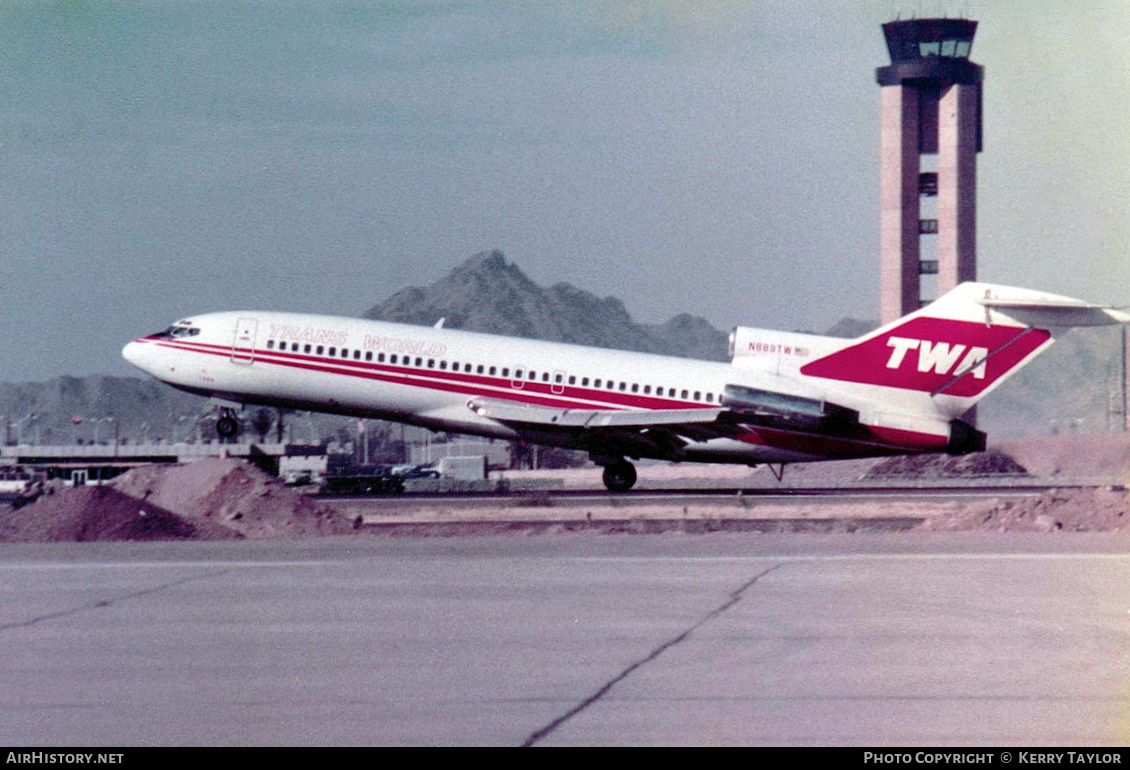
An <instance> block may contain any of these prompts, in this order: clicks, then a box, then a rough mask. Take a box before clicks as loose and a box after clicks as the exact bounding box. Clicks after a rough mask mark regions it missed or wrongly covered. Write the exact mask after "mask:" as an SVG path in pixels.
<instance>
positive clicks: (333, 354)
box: [318, 348, 337, 356]
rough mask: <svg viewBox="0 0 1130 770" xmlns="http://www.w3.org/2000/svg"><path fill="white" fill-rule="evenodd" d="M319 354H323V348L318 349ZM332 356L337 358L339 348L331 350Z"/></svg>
mask: <svg viewBox="0 0 1130 770" xmlns="http://www.w3.org/2000/svg"><path fill="white" fill-rule="evenodd" d="M318 352H319V353H321V352H322V349H321V348H318ZM330 355H331V356H336V355H337V348H330Z"/></svg>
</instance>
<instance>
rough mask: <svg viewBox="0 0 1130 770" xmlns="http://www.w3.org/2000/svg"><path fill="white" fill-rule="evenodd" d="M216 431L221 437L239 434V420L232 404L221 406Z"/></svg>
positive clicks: (233, 436)
mask: <svg viewBox="0 0 1130 770" xmlns="http://www.w3.org/2000/svg"><path fill="white" fill-rule="evenodd" d="M216 432H217V433H219V434H220V437H221V438H235V437H236V436H237V435H238V434H239V420H237V419H236V417H235V410H234V409H232V408H231V407H230V406H225V407H221V409H220V418H219V419H218V420H216Z"/></svg>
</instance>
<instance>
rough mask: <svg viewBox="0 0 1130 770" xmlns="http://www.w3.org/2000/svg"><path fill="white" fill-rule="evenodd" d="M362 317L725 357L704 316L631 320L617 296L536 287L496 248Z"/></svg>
mask: <svg viewBox="0 0 1130 770" xmlns="http://www.w3.org/2000/svg"><path fill="white" fill-rule="evenodd" d="M364 317H365V318H372V319H374V320H379V321H393V322H396V323H408V324H418V325H423V326H431V325H433V324H435V323H436V322H437V321H438V320H439V319H441V318H443V319H445V321H444V324H445V326H447V327H448V328H452V329H464V330H466V331H474V332H486V333H488V334H503V335H507V336H511V337H526V338H529V339H538V340H550V341H553V342H571V343H574V344H578V345H594V346H596V347H602V348H613V349H617V350H637V351H641V352H644V353H659V354H663V355H672V356H682V357H686V358H700V359H704V360H708V361H725V360H727V355H726V354H727V348H728V341H727V337H726V335H725V334H724V333H723V332H720V331H718V330H717V329H715V328H713V327H712V326H710V324H709V323H707V322H706V320H704V319H702V318H699V317H697V316H691V315H679V316H676V317H675V318H673V319H671V320H670V321H668V322H667V323H664V324H658V325H647V324H637V323H636V322H634V321H633V320H632V317H631V316H630V315H629V314H628V311H627V309H626V308H625V307H624V303H623V302H621V301H620V300H618V299H616V298H615V297H604V298H600V297H597V296H596V295H595V294H591V293H589V292H587V291H585V290H584V289H579V288H577V287H576V286H573V285H572V284H568V283H558V284H554V285H553V286H550V287H548V288H545V287H542V286H539V285H538V284H536V283H534V282H533V281H531V280H530V279H529V278H528V277H527V276H526V274H525V273H523V272H522V271H521V270H520V269H518V266H517V265H515V264H514V263H512V262H508V261H507V260H506V257H505V256H503V254H502V253H501V252H499V251H489V252H482V253H480V254H476V255H475V256H473V257H471V258H470V259H469V260H467V261H466V262H464V263H463V264H462V265H459V266H458V267H456V268H455V269H454V270H452V271H451V272H450V273H448V274H447V275H446V276H444V277H443V278H441V279H440V280H439V281H437V282H435V283H434V284H432V285H431V286H428V287H425V288H415V287H413V288H408V289H403V290H401V291H399V292H397V293H396V294H394V295H392V296H391V297H389V298H388V299H387V300H385V301H384V302H381V303H380V304H378V305H375V306H374V307H372V308H370V309H369V310H368V311H366V312H365V314H364Z"/></svg>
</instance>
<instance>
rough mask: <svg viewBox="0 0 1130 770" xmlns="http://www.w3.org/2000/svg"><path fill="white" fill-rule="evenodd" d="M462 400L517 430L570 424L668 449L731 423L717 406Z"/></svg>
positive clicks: (728, 429) (723, 430)
mask: <svg viewBox="0 0 1130 770" xmlns="http://www.w3.org/2000/svg"><path fill="white" fill-rule="evenodd" d="M467 405H468V407H470V408H471V410H472V411H474V412H475V413H476V414H478V415H480V416H482V417H486V418H487V419H490V420H495V421H496V422H500V423H503V424H504V425H509V426H510V427H512V428H515V429H518V430H521V429H523V428H526V429H531V428H532V429H560V430H572V431H575V432H578V433H588V434H589V435H590V436H591V437H592V439H593V440H594V442H596V443H604V442H620V443H625V444H637V443H642V444H646V445H649V446H651V447H656V446H659V447H664V448H668V449H674V448H677V447H678V446H681V445H683V444H686V443H688V441H707V440H709V439H712V438H719V437H722V436H730V435H733V430H734V428H733V426H732V425H730V424H726V423H721V422H719V421H718V416H719V415H721V414H722V413H724V412H726V411H727V410H726V409H724V408H723V407H713V408H706V409H664V410H647V411H626V410H614V409H557V408H555V407H549V406H537V405H533V404H519V403H515V402H513V401H503V400H500V399H491V398H473V399H471V400H470V401H469V402H468V404H467Z"/></svg>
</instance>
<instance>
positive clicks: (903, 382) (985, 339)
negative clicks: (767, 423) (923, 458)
mask: <svg viewBox="0 0 1130 770" xmlns="http://www.w3.org/2000/svg"><path fill="white" fill-rule="evenodd" d="M1127 322H1130V315H1127V314H1126V313H1123V312H1120V311H1117V310H1114V309H1111V308H1108V307H1104V306H1100V305H1092V304H1089V303H1086V302H1083V301H1081V300H1077V299H1071V298H1069V297H1060V296H1057V295H1054V294H1046V293H1044V292H1038V291H1032V290H1030V289H1017V288H1012V287H1009V286H997V285H993V284H986V283H963V284H961V285H960V286H958V287H956V288H955V289H953V290H952V291H950V292H948V293H947V294H945V295H944V296H942V297H940V298H938V299H937V300H935V301H934V302H932V303H931V304H929V305H927V306H926V307H924V308H922V309H921V310H918V311H916V312H914V313H911V314H910V315H907V316H904V317H903V318H900V319H898V320H897V321H894V322H893V323H890V324H887V325H886V326H884V327H882V328H880V329H878V330H876V331H874V332H872V333H871V334H867V335H865V336H863V337H860V338H859V339H858V340H856V341H855V342H853V343H852V344H850V345H848V346H847V347H845V348H844V349H842V350H839V351H837V352H835V353H832V354H830V355H828V356H825V357H823V358H820V359H818V360H816V361H813V362H811V363H809V364H807V365H805V366H804V367H802V368H801V373H802V374H804V375H807V376H810V377H821V378H824V379H829V380H838V381H841V382H850V383H860V384H863V385H872V386H880V387H884V388H894V389H897V390H900V391H913V392H918V393H922V394H924V395H928V396H930V397H932V398H933V400H934V402H935V404H936V405H937V407H938V408H939V409H940V410H941V411H942V412H943V413H945V414H949V415H953V416H956V415H960V414H961V413H963V412H965V411H966V410H968V409H969V408H970V407H972V406H973V405H974V404H976V403H977V402H978V401H980V400H981V399H982V398H984V397H985V396H986V395H988V394H989V393H990V392H991V391H992V390H993V389H994V388H996V387H997V386H999V385H1000V384H1001V383H1003V382H1004V381H1005V380H1006V379H1008V378H1009V377H1010V376H1011V375H1013V374H1015V373H1016V372H1017V371H1019V369H1020V368H1021V367H1023V366H1024V365H1026V364H1027V363H1029V362H1030V361H1032V360H1033V359H1034V358H1035V357H1036V356H1038V355H1039V354H1040V353H1042V352H1043V351H1044V350H1046V349H1047V348H1048V347H1049V346H1051V344H1052V342H1053V339H1052V333H1051V332H1050V331H1048V329H1050V328H1057V327H1068V328H1069V327H1073V326H1098V325H1106V324H1116V323H1127Z"/></svg>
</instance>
